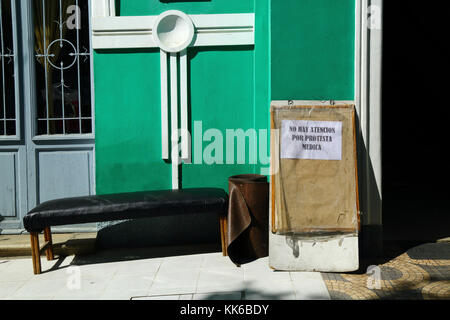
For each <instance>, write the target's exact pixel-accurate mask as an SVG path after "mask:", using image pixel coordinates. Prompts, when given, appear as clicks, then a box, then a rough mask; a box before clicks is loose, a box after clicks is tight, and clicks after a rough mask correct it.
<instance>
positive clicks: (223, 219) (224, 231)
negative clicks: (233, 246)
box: [219, 215, 228, 257]
mask: <svg viewBox="0 0 450 320" xmlns="http://www.w3.org/2000/svg"><path fill="white" fill-rule="evenodd" d="M219 221H220V241H221V243H222V255H223V256H224V257H226V256H228V252H227V244H228V224H227V216H226V215H225V216H222V215H221V216H220V217H219Z"/></svg>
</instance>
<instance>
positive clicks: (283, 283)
mask: <svg viewBox="0 0 450 320" xmlns="http://www.w3.org/2000/svg"><path fill="white" fill-rule="evenodd" d="M122 258H123V259H116V261H114V259H106V258H105V257H104V256H103V258H102V256H101V255H97V256H95V255H92V256H90V257H88V258H83V259H84V260H83V259H80V258H78V257H76V258H74V257H73V256H71V257H66V258H65V259H60V260H57V261H53V262H47V261H46V260H45V258H43V259H42V263H43V266H42V267H43V270H44V271H47V272H44V273H43V274H41V275H37V276H35V275H33V273H32V264H31V259H15V260H0V299H56V300H76V299H83V300H88V299H95V300H104V299H106V300H129V299H133V300H134V299H136V300H152V299H155V300H158V299H163V300H170V299H172V300H173V299H176V300H178V299H182V300H207V299H209V300H215V299H219V300H241V299H248V300H253V299H330V296H329V294H328V290H327V287H326V285H325V282H324V281H323V280H322V277H321V274H320V273H297V272H296V273H290V272H276V271H273V270H271V269H270V268H269V267H268V259H267V258H265V259H260V260H257V261H255V262H252V263H250V264H246V265H244V266H242V267H240V268H238V267H236V266H235V265H234V264H233V263H232V262H231V261H230V260H229V259H228V258H227V257H223V256H222V254H221V253H205V254H190V255H178V256H171V257H150V258H142V259H131V260H126V259H125V258H127V257H125V258H124V257H122ZM0 259H1V258H0ZM102 260H105V261H102ZM110 260H111V261H110ZM121 260H123V261H121ZM48 270H50V271H48Z"/></svg>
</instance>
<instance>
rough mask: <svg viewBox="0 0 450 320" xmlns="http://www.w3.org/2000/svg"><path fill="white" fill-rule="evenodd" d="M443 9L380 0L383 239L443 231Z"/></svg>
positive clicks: (448, 125)
mask: <svg viewBox="0 0 450 320" xmlns="http://www.w3.org/2000/svg"><path fill="white" fill-rule="evenodd" d="M448 14H449V13H448V10H445V9H444V8H440V7H439V6H437V5H435V4H432V3H421V4H420V5H417V4H412V3H409V2H402V1H384V34H383V38H384V44H383V46H384V49H383V51H384V52H383V59H384V65H383V229H384V235H385V239H386V240H396V241H398V240H403V241H419V242H423V241H430V240H436V239H441V238H444V237H450V207H449V205H448V199H449V196H450V193H449V191H450V188H449V185H448V184H449V182H450V180H449V171H450V170H449V166H450V161H449V152H448V149H450V141H449V140H450V111H449V109H450V101H449V99H448V96H447V95H448V93H449V92H450V87H449V78H448V77H449V73H448V70H449V58H450V47H449V46H448V40H447V39H448V35H447V30H448V25H447V24H448Z"/></svg>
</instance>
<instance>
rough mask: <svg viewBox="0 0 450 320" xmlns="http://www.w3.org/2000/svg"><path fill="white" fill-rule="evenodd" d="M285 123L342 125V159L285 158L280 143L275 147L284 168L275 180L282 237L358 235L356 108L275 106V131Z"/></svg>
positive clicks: (278, 229)
mask: <svg viewBox="0 0 450 320" xmlns="http://www.w3.org/2000/svg"><path fill="white" fill-rule="evenodd" d="M283 120H312V121H340V122H342V130H343V132H342V160H340V161H329V160H328V161H327V160H304V159H280V156H279V155H280V152H279V150H280V143H279V142H278V145H273V146H272V148H273V149H272V150H274V151H278V157H277V159H276V160H277V161H278V165H279V170H277V172H276V173H275V174H274V176H273V182H274V188H273V191H274V198H273V199H272V200H274V201H275V203H274V207H273V209H275V220H274V225H273V226H272V227H273V231H274V232H276V233H278V234H290V233H297V234H302V233H308V234H310V233H334V232H349V233H357V232H358V229H359V215H358V191H357V176H356V145H355V122H354V121H355V109H354V106H353V105H342V106H328V107H324V106H286V107H277V108H275V107H273V108H272V123H273V126H274V129H281V123H282V121H283ZM273 143H274V142H273Z"/></svg>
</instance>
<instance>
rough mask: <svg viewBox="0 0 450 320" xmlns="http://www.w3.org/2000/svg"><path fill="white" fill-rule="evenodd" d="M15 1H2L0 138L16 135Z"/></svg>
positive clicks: (0, 1)
mask: <svg viewBox="0 0 450 320" xmlns="http://www.w3.org/2000/svg"><path fill="white" fill-rule="evenodd" d="M13 5H14V3H13V0H0V45H1V52H0V62H1V63H0V68H1V71H0V73H1V78H0V138H1V137H5V136H15V135H16V125H17V124H16V102H15V97H16V87H15V74H14V71H15V55H14V49H15V48H14V32H13V19H12V17H14V16H15V15H14V14H13V12H14V8H13Z"/></svg>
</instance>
